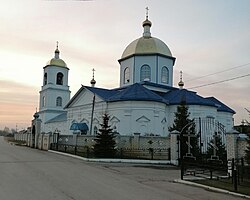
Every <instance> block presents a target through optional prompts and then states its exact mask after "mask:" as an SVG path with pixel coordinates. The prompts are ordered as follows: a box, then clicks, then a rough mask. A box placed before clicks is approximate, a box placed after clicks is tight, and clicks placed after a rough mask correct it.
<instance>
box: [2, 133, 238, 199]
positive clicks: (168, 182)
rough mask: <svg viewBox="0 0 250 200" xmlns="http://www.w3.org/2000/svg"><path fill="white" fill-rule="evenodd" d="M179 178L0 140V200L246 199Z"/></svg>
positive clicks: (167, 170)
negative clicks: (188, 182)
mask: <svg viewBox="0 0 250 200" xmlns="http://www.w3.org/2000/svg"><path fill="white" fill-rule="evenodd" d="M178 176H179V171H178V170H176V169H175V168H173V167H167V168H165V167H164V168H160V169H159V168H154V167H151V166H141V165H130V164H114V163H113V164H104V163H89V162H85V161H81V160H78V159H75V158H70V157H67V156H62V155H58V154H54V153H51V152H46V151H40V150H36V149H31V148H27V147H20V146H14V145H10V144H8V143H6V142H5V141H3V138H2V137H0V200H56V199H58V200H165V199H166V200H168V199H169V200H172V199H176V200H177V199H178V200H182V199H183V200H188V199H197V200H201V199H202V200H203V199H204V200H206V199H207V200H208V199H211V200H216V199H218V200H223V199H226V200H233V199H234V200H237V199H241V200H242V198H237V197H235V196H231V195H227V194H222V193H215V192H211V191H207V190H204V189H201V188H197V187H192V186H188V185H183V184H178V183H174V182H173V180H174V179H176V178H178Z"/></svg>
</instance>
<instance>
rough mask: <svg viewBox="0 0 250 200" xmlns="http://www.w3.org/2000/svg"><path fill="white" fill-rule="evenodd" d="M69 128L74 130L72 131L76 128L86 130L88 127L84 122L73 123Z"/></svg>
mask: <svg viewBox="0 0 250 200" xmlns="http://www.w3.org/2000/svg"><path fill="white" fill-rule="evenodd" d="M70 130H74V131H77V130H80V131H87V130H89V127H88V125H87V124H86V123H73V124H72V125H71V126H70Z"/></svg>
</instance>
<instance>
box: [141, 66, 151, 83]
mask: <svg viewBox="0 0 250 200" xmlns="http://www.w3.org/2000/svg"><path fill="white" fill-rule="evenodd" d="M140 80H141V81H150V80H151V69H150V67H149V66H148V65H143V66H142V67H141V78H140Z"/></svg>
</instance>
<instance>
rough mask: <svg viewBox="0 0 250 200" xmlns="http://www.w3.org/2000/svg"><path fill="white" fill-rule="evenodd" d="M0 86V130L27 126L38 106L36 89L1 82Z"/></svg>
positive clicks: (14, 83) (19, 84)
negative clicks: (7, 127) (6, 127)
mask: <svg viewBox="0 0 250 200" xmlns="http://www.w3.org/2000/svg"><path fill="white" fill-rule="evenodd" d="M0 86H1V87H0V129H3V128H4V127H5V126H9V127H11V128H14V127H15V126H16V124H19V125H21V126H22V127H27V126H29V125H30V121H31V119H32V115H33V113H34V112H35V109H36V107H37V105H38V94H37V88H35V87H31V86H27V85H24V84H21V83H16V82H13V81H2V80H0Z"/></svg>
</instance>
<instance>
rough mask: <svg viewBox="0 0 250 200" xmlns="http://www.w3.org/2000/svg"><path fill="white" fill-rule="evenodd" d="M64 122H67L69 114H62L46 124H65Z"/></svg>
mask: <svg viewBox="0 0 250 200" xmlns="http://www.w3.org/2000/svg"><path fill="white" fill-rule="evenodd" d="M63 121H67V112H64V113H62V114H59V115H57V116H56V117H54V118H52V119H50V120H48V121H47V122H45V123H53V122H63Z"/></svg>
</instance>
